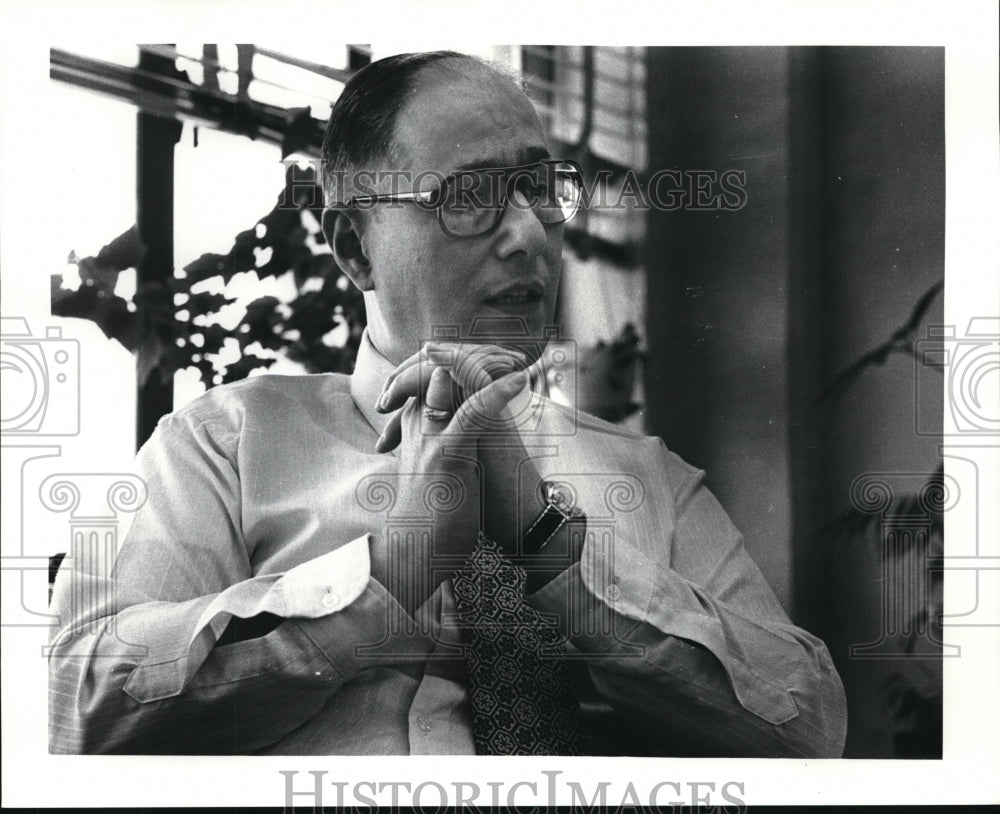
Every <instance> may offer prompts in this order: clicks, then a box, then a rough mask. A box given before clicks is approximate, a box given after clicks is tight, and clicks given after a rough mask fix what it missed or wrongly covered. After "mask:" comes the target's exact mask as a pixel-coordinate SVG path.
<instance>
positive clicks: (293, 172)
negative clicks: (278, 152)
mask: <svg viewBox="0 0 1000 814" xmlns="http://www.w3.org/2000/svg"><path fill="white" fill-rule="evenodd" d="M321 200H322V194H321V191H320V189H319V186H318V184H317V183H316V178H315V173H314V171H313V169H312V168H309V169H298V168H296V167H293V166H290V167H289V168H288V171H287V172H286V176H285V187H284V189H283V190H282V191H281V194H280V195H279V196H278V200H277V203H276V204H275V206H274V208H273V209H272V210H271V211H270V212H268V213H267V214H266V215H264V216H263V217H262V218H260V220H258V221H257V222H256V224H254V226H253V227H252V228H250V229H247V230H246V231H243V232H240V233H239V234H238V235H236V237H235V239H234V241H233V244H232V247H231V248H230V249H229V251H228V252H226V253H225V254H215V253H208V254H203V255H202V256H201V257H199V258H198V259H197V260H195V261H194V262H192V263H189V264H188V265H186V266H185V267H184V268H183V269H182V270H181V271H180V272H179V273H176V274H175V275H174V276H173V277H171V278H170V279H168V280H167V281H165V282H160V281H150V280H142V279H140V280H139V281H138V284H137V290H136V294H135V296H134V297H132V298H131V299H125V298H123V297H120V296H118V295H117V294H115V287H116V285H117V283H118V277H119V275H120V274H121V272H123V271H125V270H126V269H130V268H137V267H138V266H139V263H140V261H141V257H142V252H143V247H142V246H140V245H139V240H138V236H137V231H136V228H135V227H134V226H133V227H132V228H130V229H128V230H126V231H125V232H123V233H122V234H121V235H119V236H118V237H116V238H115V239H114V240H112V241H111V242H110V243H108V244H107V245H106V246H104V247H103V248H102V249H101V251H100V252H98V254H97V255H96V256H93V257H84V258H79V257H77V256H76V254H75V253H73V254H71V255H70V258H69V262H70V263H73V264H75V265H76V267H77V271H78V273H79V276H80V286H79V288H77V289H75V290H72V289H67V288H65V287H64V286H63V277H62V275H60V274H54V275H52V313H53V314H56V315H57V316H66V317H80V318H84V319H90V320H92V321H94V322H95V323H96V324H97V325H98V326H99V327H100V328H101V330H102V331H103V332H104V333H105V335H107V336H108V337H109V338H111V339H114V340H116V341H118V342H120V343H121V344H122V345H124V346H125V347H126V348H127V349H128V350H130V351H132V352H133V353H138V355H139V368H138V377H139V383H140V384H143V383H144V382H145V381H146V379H147V377H148V376H150V375H152V374H153V372H154V371H156V372H157V374H158V375H159V376H161V377H162V378H163V380H164V381H169V380H171V379H172V377H173V375H174V373H176V372H177V371H179V370H184V369H186V368H192V367H193V368H196V369H197V370H198V371H199V374H200V378H201V381H202V382H203V383H204V385H205V387H206V388H210V387H213V386H214V385H216V384H222V383H224V382H232V381H237V380H239V379H243V378H245V377H246V376H247V375H249V374H250V372H251V371H253V370H256V369H259V368H268V367H270V366H271V365H272V364H274V362H275V361H276V355H277V354H284V355H285V356H287V357H288V358H289V359H291V360H293V361H296V362H299V363H301V364H302V365H303V366H304V367H305V369H306V370H307V371H308V372H310V373H317V372H345V373H350V372H351V371H352V370H353V369H354V360H355V357H356V355H357V348H358V345H359V343H360V340H361V334H362V331H363V330H364V327H365V324H366V320H365V311H364V302H363V299H362V297H361V294H360V293H359V292H358V291H357V290H356V289H355V288H354V286H353V285H351V284H350V282H349V280H348V279H347V278H346V277H345V276H344V275H343V274H342V273H341V272H340V270H339V269H338V268H337V266H336V264H335V262H334V260H333V256H332V255H331V254H330V253H329V252H328V251H324V249H323V246H324V240H323V235H322V232H321V231H320V229H319V218H320V213H321V211H322V206H321V205H320V204H319V201H321ZM250 271H252V272H255V273H256V275H257V276H258V277H259V278H260V279H264V278H267V277H275V278H277V277H282V276H283V275H291V276H292V279H293V280H294V283H295V288H296V291H297V296H296V297H295V298H294V299H293V300H292V301H291V302H288V303H283V302H281V301H280V300H279V299H278V298H276V297H273V296H265V297H260V298H258V299H256V300H254V301H253V302H251V303H250V304H249V305H247V306H246V313H245V314H244V315H243V317H242V318H241V319H240V321H239V323H238V324H237V325H236V326H235V327H233V328H232V329H227V328H225V327H224V326H223V325H222V324H220V322H219V317H220V313H221V311H222V309H224V308H226V307H227V306H231V305H233V303H235V302H236V300H235V298H233V297H229V296H227V295H226V294H225V293H224V291H225V287H226V284H228V283H229V282H230V280H232V279H233V277H234V276H235V275H236V274H239V273H241V272H250ZM338 328H339V329H341V330H340V333H341V334H342V336H341V337H340V339H341V341H339V342H336V341H334V336H333V333H332V332H334V331H335V330H336V329H338ZM230 340H233V341H235V342H236V343H238V346H239V352H240V353H239V359H238V360H237V361H235V362H232V363H229V364H225V363H224V362H223V361H222V359H221V353H222V350H223V347H224V345H225V344H226V343H227V342H228V341H230ZM257 348H259V349H260V350H261V351H264V352H267V353H266V354H265V355H262V354H261V353H260V352H257V350H256V349H257Z"/></svg>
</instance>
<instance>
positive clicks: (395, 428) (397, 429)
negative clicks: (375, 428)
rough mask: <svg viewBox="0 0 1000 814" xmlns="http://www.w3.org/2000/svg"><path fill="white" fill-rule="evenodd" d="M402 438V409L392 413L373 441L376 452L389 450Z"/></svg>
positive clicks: (398, 443) (396, 445) (397, 444)
mask: <svg viewBox="0 0 1000 814" xmlns="http://www.w3.org/2000/svg"><path fill="white" fill-rule="evenodd" d="M402 440H403V411H402V410H400V411H399V412H397V413H394V414H393V415H392V416H391V417H390V418H389V423H388V424H386V425H385V429H384V430H382V434H381V435H380V436H379V437H378V441H376V442H375V451H376V452H378V453H380V454H381V453H383V452H390V451H391V450H394V449H395V448H396V447H398V446H399V445H400V443H401V442H402Z"/></svg>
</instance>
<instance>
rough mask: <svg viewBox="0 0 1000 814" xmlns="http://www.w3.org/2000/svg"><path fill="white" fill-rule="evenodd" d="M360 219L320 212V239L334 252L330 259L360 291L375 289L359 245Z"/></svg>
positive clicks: (343, 213)
mask: <svg viewBox="0 0 1000 814" xmlns="http://www.w3.org/2000/svg"><path fill="white" fill-rule="evenodd" d="M362 217H363V216H362V215H361V214H360V213H358V212H354V211H348V210H342V209H324V210H323V222H322V227H323V236H324V237H325V238H326V242H327V243H328V244H329V245H330V249H331V250H332V251H333V259H334V260H336V261H337V265H338V266H340V268H341V270H342V271H343V272H344V274H346V275H347V276H348V277H350V278H351V281H352V282H353V283H354V285H356V286H357V287H358V289H359V290H361V291H371V290H372V289H373V288H374V287H375V282H374V280H373V279H372V267H371V263H370V262H369V260H368V256H367V255H366V254H365V250H364V245H363V244H362V242H361V230H362Z"/></svg>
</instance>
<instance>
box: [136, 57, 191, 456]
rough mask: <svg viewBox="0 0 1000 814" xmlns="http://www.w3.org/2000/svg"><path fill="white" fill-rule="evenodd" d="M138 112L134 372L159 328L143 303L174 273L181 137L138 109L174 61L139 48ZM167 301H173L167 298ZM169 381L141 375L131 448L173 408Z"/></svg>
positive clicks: (152, 350) (170, 122) (175, 126)
mask: <svg viewBox="0 0 1000 814" xmlns="http://www.w3.org/2000/svg"><path fill="white" fill-rule="evenodd" d="M139 70H140V78H139V82H140V87H139V97H140V104H139V113H138V122H137V125H136V142H137V143H136V151H137V152H136V223H137V226H138V234H139V245H140V246H142V247H143V252H142V258H141V259H140V261H139V267H138V269H137V280H136V297H135V300H136V306H137V308H138V311H139V315H140V337H141V338H140V343H139V358H138V362H137V364H138V370H140V371H142V370H145V369H147V368H148V367H149V364H150V361H151V360H150V359H149V355H150V354H156V353H157V352H158V350H157V349H158V347H159V341H158V338H157V337H156V335H155V334H156V332H158V331H160V330H161V326H158V325H156V324H155V323H151V322H150V321H149V320H148V319H146V315H147V314H148V311H147V310H146V309H145V307H144V306H147V305H152V303H151V302H150V300H151V299H152V298H154V297H155V298H159V297H170V293H169V288H168V283H169V281H170V278H171V277H172V276H173V273H174V145H175V144H176V143H177V142H178V141H179V140H180V136H181V131H182V125H181V123H180V122H179V121H176V120H174V119H170V118H164V117H161V116H157V115H154V114H152V113H146V112H143V110H142V94H143V86H144V85H146V84H148V83H151V82H152V81H154V80H152V79H151V78H150V76H149V75H150V74H159V75H162V76H173V75H175V74H176V69H175V68H174V63H173V60H171V59H170V58H169V57H164V56H161V55H159V54H152V53H149V52H147V51H145V50H142V49H140V51H139ZM170 302H172V300H170ZM173 402H174V385H173V382H172V381H163V380H162V378H161V375H160V370H159V366H158V365H156V364H154V365H153V366H152V369H151V370H150V371H149V375H148V376H146V379H145V381H142V380H141V378H140V383H139V386H138V393H137V400H136V439H135V443H136V447H141V446H142V445H143V443H145V441H146V439H148V438H149V436H150V435H151V434H152V432H153V430H154V429H155V428H156V423H157V421H159V420H160V417H161V416H163V415H165V414H166V413H169V412H170V411H171V410H172V409H173Z"/></svg>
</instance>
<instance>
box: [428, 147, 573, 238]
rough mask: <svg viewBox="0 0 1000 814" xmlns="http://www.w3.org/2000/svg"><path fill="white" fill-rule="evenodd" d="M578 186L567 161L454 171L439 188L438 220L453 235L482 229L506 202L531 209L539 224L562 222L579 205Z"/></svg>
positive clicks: (493, 220)
mask: <svg viewBox="0 0 1000 814" xmlns="http://www.w3.org/2000/svg"><path fill="white" fill-rule="evenodd" d="M581 186H582V179H581V178H580V174H579V171H578V170H577V169H576V167H575V166H574V165H572V164H568V163H566V162H541V163H539V164H535V165H532V166H529V167H518V168H517V169H514V170H510V169H490V170H477V171H470V172H461V173H456V174H455V175H452V176H450V177H449V178H448V179H447V181H446V182H445V185H444V187H443V189H442V194H443V198H442V199H441V201H440V214H441V223H442V225H443V226H444V227H445V229H446V230H447V231H449V232H451V233H452V234H455V235H477V234H482V233H483V232H487V231H489V230H490V229H492V228H493V226H494V225H496V223H497V221H499V219H500V218H501V217H502V215H503V212H504V210H505V208H506V206H515V207H519V208H531V209H533V210H534V212H535V214H536V216H537V217H538V219H539V220H540V221H542V223H547V224H555V223H563V222H564V221H567V220H569V218H571V217H572V216H573V214H574V213H575V212H576V209H577V207H578V206H579V203H580V197H581Z"/></svg>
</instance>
